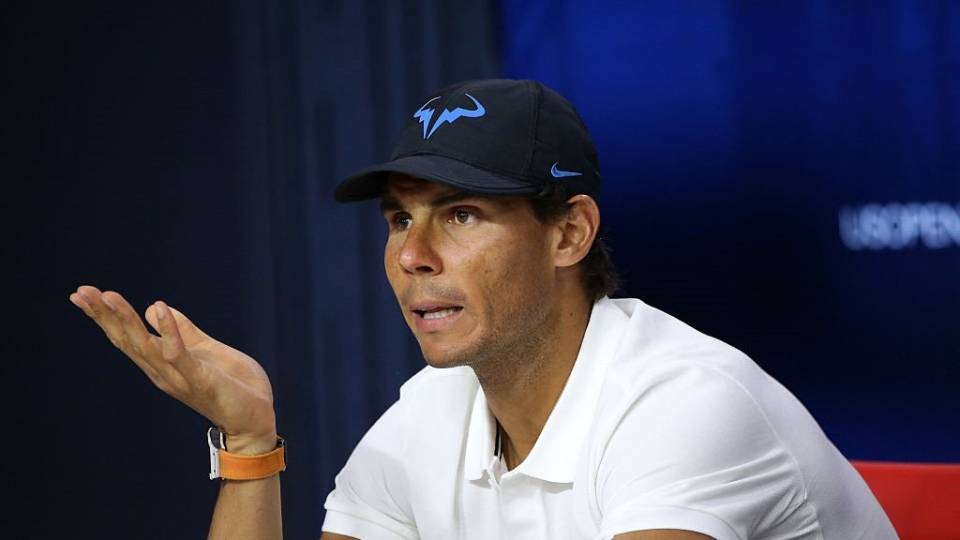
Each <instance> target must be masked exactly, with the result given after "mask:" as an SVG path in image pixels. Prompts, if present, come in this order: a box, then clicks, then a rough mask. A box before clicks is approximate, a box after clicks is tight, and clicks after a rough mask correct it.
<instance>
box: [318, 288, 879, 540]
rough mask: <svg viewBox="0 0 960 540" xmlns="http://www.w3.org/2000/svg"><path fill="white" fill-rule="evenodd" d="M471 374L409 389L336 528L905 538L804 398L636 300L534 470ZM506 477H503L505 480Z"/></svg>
mask: <svg viewBox="0 0 960 540" xmlns="http://www.w3.org/2000/svg"><path fill="white" fill-rule="evenodd" d="M495 426H496V424H495V421H494V418H493V416H492V414H491V413H490V410H489V409H488V408H487V403H486V400H485V399H484V395H483V391H482V389H481V388H480V385H479V383H478V382H477V378H476V376H475V375H474V373H473V371H472V370H471V369H469V368H451V369H434V368H430V367H427V368H425V369H424V370H422V371H421V372H419V373H418V374H417V375H415V376H413V377H412V378H411V379H410V380H408V381H407V382H406V383H405V384H404V385H403V387H402V388H401V389H400V399H399V401H397V402H396V403H395V404H394V405H393V406H391V407H390V409H388V410H387V412H385V413H384V414H383V416H382V417H381V418H380V419H379V420H378V421H377V422H376V423H375V424H374V426H373V427H372V428H371V429H370V431H369V432H367V434H366V435H365V436H364V438H363V439H362V440H361V441H360V443H359V444H358V445H357V448H356V449H355V450H354V452H353V454H352V455H351V456H350V459H349V460H348V461H347V464H346V465H345V466H344V468H343V470H342V471H341V472H340V474H338V475H337V477H336V487H335V489H334V490H333V491H332V492H331V493H330V495H329V496H328V497H327V501H326V504H325V507H326V510H327V514H326V519H325V521H324V524H323V530H324V531H330V532H335V533H340V534H345V535H348V536H354V537H357V538H362V539H380V538H383V539H400V538H404V539H405V538H425V539H455V538H459V539H482V540H490V539H499V538H511V539H513V538H516V539H548V538H549V539H555V538H585V539H593V538H611V537H613V536H614V535H616V534H620V533H624V532H630V531H635V530H645V529H686V530H692V531H697V532H700V533H703V534H706V535H709V536H712V537H714V538H716V539H718V540H728V539H729V540H733V539H739V540H746V539H748V538H749V539H765V538H770V539H773V538H777V539H788V538H803V539H826V540H833V539H836V540H848V539H854V538H862V539H867V538H869V539H871V540H885V539H893V538H896V534H895V533H894V531H893V527H892V526H891V524H890V522H889V520H888V519H887V517H886V515H885V514H884V513H883V511H882V510H881V509H880V506H879V505H878V504H877V501H876V499H875V498H874V497H873V495H872V494H871V493H870V491H869V489H868V488H867V486H866V484H864V482H863V480H862V479H861V478H860V476H859V475H858V474H857V472H856V471H855V470H854V469H853V467H852V466H851V465H850V464H849V462H848V461H847V460H846V459H845V458H844V457H843V456H842V455H841V454H840V453H839V452H838V451H837V450H836V448H834V446H833V444H831V443H830V441H829V440H828V439H827V438H826V437H825V435H824V434H823V432H822V431H821V430H820V428H819V426H818V425H817V423H816V422H815V421H814V419H813V418H812V417H811V416H810V414H809V413H808V412H807V411H806V409H804V407H803V406H802V405H801V404H800V402H799V401H797V399H796V398H795V397H794V396H793V395H792V394H790V393H789V392H788V391H787V390H786V389H785V388H784V387H783V386H781V385H780V384H779V383H778V382H776V381H775V380H774V379H772V378H771V377H770V376H769V375H767V374H766V373H764V372H763V370H761V369H760V367H759V366H757V365H756V364H755V363H754V362H753V361H751V360H750V359H749V358H747V357H746V356H745V355H744V354H743V353H741V352H740V351H738V350H736V349H734V348H733V347H730V346H729V345H727V344H725V343H723V342H721V341H718V340H716V339H713V338H711V337H708V336H705V335H703V334H701V333H699V332H697V331H696V330H694V329H692V328H690V327H689V326H687V325H685V324H684V323H682V322H680V321H679V320H677V319H675V318H673V317H671V316H669V315H667V314H665V313H663V312H661V311H659V310H657V309H654V308H652V307H650V306H647V305H646V304H644V303H643V302H641V301H639V300H635V299H617V300H611V299H606V298H605V299H603V300H601V301H599V302H598V303H597V304H595V306H594V308H593V312H592V314H591V317H590V322H589V324H588V326H587V331H586V333H585V335H584V339H583V344H582V346H581V348H580V353H579V355H578V357H577V361H576V363H575V364H574V367H573V371H572V372H571V373H570V377H569V379H568V381H567V383H566V386H565V387H564V389H563V392H562V393H561V395H560V398H559V400H558V401H557V404H556V405H555V406H554V409H553V411H552V412H551V414H550V417H549V418H548V420H547V423H546V425H544V427H543V431H542V432H541V434H540V437H539V438H538V439H537V442H536V444H535V445H534V447H533V449H532V450H531V452H530V454H529V455H528V456H527V458H526V459H525V460H524V461H523V463H521V464H520V465H519V466H518V467H516V468H515V469H513V470H512V471H502V470H499V469H498V468H499V467H501V466H502V465H501V463H500V462H499V459H498V458H497V457H496V456H495V449H494V441H495V437H496V432H495ZM500 472H502V475H501V474H498V473H500Z"/></svg>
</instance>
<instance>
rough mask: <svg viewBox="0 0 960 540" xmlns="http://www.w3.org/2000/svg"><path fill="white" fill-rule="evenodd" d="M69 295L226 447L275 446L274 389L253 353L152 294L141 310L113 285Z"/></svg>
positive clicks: (258, 449) (243, 450) (256, 449)
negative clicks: (214, 429)
mask: <svg viewBox="0 0 960 540" xmlns="http://www.w3.org/2000/svg"><path fill="white" fill-rule="evenodd" d="M70 301H71V302H72V303H73V304H74V305H76V306H77V307H79V308H80V309H82V310H83V312H84V313H86V314H87V315H88V316H89V317H90V318H92V319H93V320H94V322H96V323H97V325H99V326H100V328H102V329H103V331H104V333H105V334H106V335H107V338H109V339H110V342H111V343H113V345H114V346H116V347H117V348H118V349H120V350H121V351H123V353H124V354H126V355H127V356H128V357H129V358H130V359H131V360H133V362H134V363H135V364H136V365H137V366H138V367H139V368H140V369H141V370H142V371H143V372H144V373H146V375H147V377H149V378H150V380H151V381H152V382H153V384H154V385H156V386H157V388H159V389H160V390H163V391H164V392H166V393H167V394H169V395H171V396H173V397H174V398H176V399H178V400H179V401H181V402H183V403H185V404H186V405H188V406H189V407H190V408H192V409H193V410H195V411H197V412H198V413H200V414H202V415H203V416H205V417H207V419H209V420H210V421H211V422H213V423H214V424H215V425H217V426H218V427H220V428H221V429H222V430H223V431H224V432H225V433H226V434H227V444H228V445H229V449H230V452H231V453H239V454H258V453H263V452H268V451H270V450H273V449H274V447H275V446H276V440H277V439H276V416H275V413H274V409H273V392H272V390H271V388H270V380H269V379H268V378H267V374H266V373H265V372H264V371H263V368H261V367H260V365H259V364H258V363H257V362H256V360H254V359H253V358H251V357H249V356H247V355H246V354H244V353H242V352H240V351H238V350H236V349H234V348H233V347H230V346H228V345H226V344H224V343H221V342H219V341H217V340H215V339H213V338H212V337H210V336H208V335H207V334H205V333H204V332H203V331H202V330H200V329H199V328H197V326H196V325H194V324H193V323H192V322H191V321H190V319H188V318H187V317H186V316H185V315H183V313H180V312H179V311H177V310H175V309H173V308H171V307H169V306H167V305H166V304H165V303H164V302H162V301H157V302H155V303H154V304H153V305H151V306H150V307H149V308H147V311H146V313H145V317H146V320H147V322H148V323H149V324H150V326H152V327H153V329H154V330H156V331H157V332H158V333H159V334H160V335H159V336H156V335H154V334H152V333H150V332H149V331H148V330H147V328H146V327H145V326H144V324H143V320H142V319H141V318H140V316H139V315H138V314H137V312H136V310H134V309H133V307H132V306H131V305H130V304H129V303H128V302H127V301H126V300H125V299H124V298H123V297H122V296H120V294H118V293H116V292H113V291H105V292H100V290H98V289H97V288H96V287H91V286H88V285H83V286H80V287H79V288H78V289H77V292H75V293H73V294H71V295H70Z"/></svg>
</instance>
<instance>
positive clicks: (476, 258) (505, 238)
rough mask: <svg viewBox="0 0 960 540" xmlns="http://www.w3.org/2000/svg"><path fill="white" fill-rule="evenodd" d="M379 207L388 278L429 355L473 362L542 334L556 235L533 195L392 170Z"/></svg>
mask: <svg viewBox="0 0 960 540" xmlns="http://www.w3.org/2000/svg"><path fill="white" fill-rule="evenodd" d="M381 207H382V210H383V216H384V218H385V219H386V221H387V224H388V227H389V236H388V237H387V244H386V248H385V250H384V267H385V269H386V273H387V279H388V280H389V281H390V285H391V286H392V287H393V292H394V294H396V296H397V300H398V302H399V303H400V309H401V310H402V311H403V316H404V318H405V319H406V321H407V324H408V325H409V326H410V329H411V330H413V333H414V335H415V336H416V337H417V340H418V341H419V342H420V348H421V350H422V351H423V355H424V357H425V358H426V360H427V362H428V363H429V364H430V365H432V366H435V367H450V366H456V365H476V363H478V362H482V361H484V360H485V359H487V358H489V357H497V356H502V357H506V356H507V353H509V352H514V353H515V352H517V351H522V350H524V348H525V347H526V348H529V347H530V346H531V345H535V344H536V343H538V342H539V341H540V340H542V339H544V337H543V333H544V332H543V330H544V324H545V323H546V322H547V321H548V319H549V317H550V314H551V310H550V308H551V306H552V305H553V302H552V300H553V299H552V296H553V292H552V291H553V290H554V287H553V285H554V270H555V268H554V265H553V261H552V255H551V253H552V252H551V248H550V246H551V238H552V236H551V228H550V227H549V226H548V225H545V224H543V223H540V222H539V221H538V220H537V219H536V217H535V216H534V214H533V210H532V208H531V206H530V204H529V202H528V201H526V200H524V199H522V198H519V197H481V196H475V195H469V194H467V193H464V192H462V191H458V190H456V189H454V188H451V187H448V186H444V185H442V184H437V183H433V182H425V181H422V180H416V179H413V178H409V177H405V176H399V175H393V176H391V179H390V181H389V183H388V187H387V190H386V192H385V193H384V196H383V200H382V203H381Z"/></svg>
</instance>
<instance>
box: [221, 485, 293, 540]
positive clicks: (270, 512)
mask: <svg viewBox="0 0 960 540" xmlns="http://www.w3.org/2000/svg"><path fill="white" fill-rule="evenodd" d="M209 538H210V539H211V540H226V539H230V540H246V539H250V540H254V539H256V540H280V539H281V538H283V526H282V522H281V519H280V475H279V474H275V475H273V476H271V477H269V478H264V479H262V480H226V481H223V482H222V484H221V486H220V495H219V497H217V506H216V508H215V509H214V511H213V520H212V521H211V522H210V536H209Z"/></svg>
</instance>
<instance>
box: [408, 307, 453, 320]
mask: <svg viewBox="0 0 960 540" xmlns="http://www.w3.org/2000/svg"><path fill="white" fill-rule="evenodd" d="M462 309H463V306H444V307H435V308H427V309H414V310H413V312H414V313H416V314H417V315H419V316H420V317H422V318H423V319H426V320H428V321H429V320H433V319H442V318H444V317H449V316H450V315H453V314H454V313H456V312H458V311H460V310H462Z"/></svg>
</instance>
